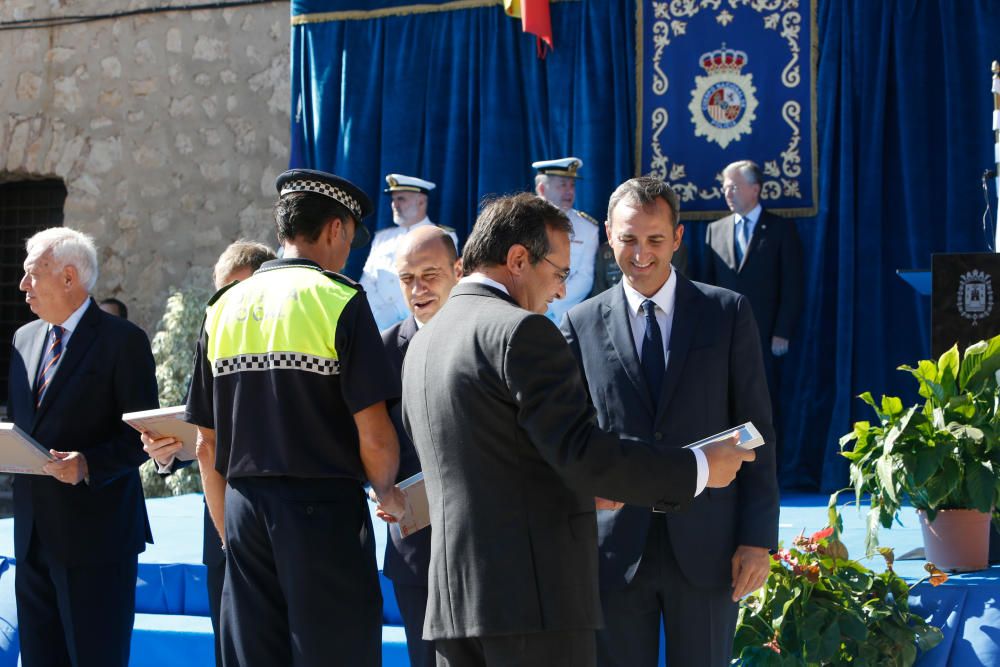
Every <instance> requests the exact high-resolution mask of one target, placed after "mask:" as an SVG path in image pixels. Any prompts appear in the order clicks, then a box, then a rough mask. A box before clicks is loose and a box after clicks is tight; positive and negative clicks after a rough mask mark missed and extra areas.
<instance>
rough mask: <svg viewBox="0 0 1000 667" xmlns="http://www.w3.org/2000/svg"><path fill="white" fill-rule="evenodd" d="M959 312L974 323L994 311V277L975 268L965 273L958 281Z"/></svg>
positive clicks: (977, 322)
mask: <svg viewBox="0 0 1000 667" xmlns="http://www.w3.org/2000/svg"><path fill="white" fill-rule="evenodd" d="M957 296H958V313H959V315H961V316H962V317H964V318H965V319H967V320H972V325H973V326H975V325H977V324H979V320H981V319H983V318H984V317H989V314H990V313H991V312H993V279H992V278H991V277H990V275H989V274H988V273H985V272H983V271H978V270H973V271H968V272H967V273H963V274H962V277H961V278H960V279H959V282H958V295H957Z"/></svg>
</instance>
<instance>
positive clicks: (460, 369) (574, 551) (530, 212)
mask: <svg viewBox="0 0 1000 667" xmlns="http://www.w3.org/2000/svg"><path fill="white" fill-rule="evenodd" d="M570 229H571V226H570V223H569V219H568V218H567V217H566V215H565V214H564V213H562V212H561V211H560V210H559V209H558V208H556V207H555V206H553V205H552V204H550V203H548V202H547V201H545V200H543V199H541V198H540V197H536V196H535V195H533V194H527V193H522V194H519V195H514V196H511V197H500V198H498V199H496V200H494V201H492V202H490V203H488V204H487V205H486V206H485V207H484V208H483V211H482V213H481V214H480V215H479V218H478V220H477V221H476V226H475V228H474V229H473V230H472V234H471V236H470V237H469V240H468V242H467V243H466V246H465V250H464V252H463V254H462V263H463V271H464V272H465V273H466V275H465V277H463V278H462V280H461V282H459V284H458V285H457V286H456V287H455V289H453V290H452V293H451V297H450V298H449V299H448V302H447V303H446V304H445V305H444V307H443V308H442V309H441V311H440V312H438V313H437V314H436V315H435V316H434V319H433V320H431V321H430V322H429V323H427V325H426V326H424V327H423V329H421V331H420V334H419V335H417V336H415V337H414V338H413V340H412V341H411V343H410V346H409V349H408V350H407V353H406V362H405V364H404V368H403V418H404V422H405V424H406V429H407V431H408V432H409V434H410V436H411V437H412V439H413V443H414V445H415V446H416V449H417V453H418V454H419V455H420V461H421V463H422V464H423V469H424V480H425V483H426V490H427V500H428V505H429V507H430V517H431V525H432V526H433V527H434V529H433V532H432V534H431V562H430V572H429V579H428V584H429V586H428V599H427V614H426V619H425V622H424V638H425V639H429V640H434V642H435V650H436V652H437V665H438V667H472V666H476V667H482V666H486V667H493V666H497V667H508V666H510V665H518V666H520V667H533V666H538V667H561V666H565V667H589V666H591V665H593V664H594V660H595V654H594V630H595V629H596V628H597V627H599V626H600V624H601V611H600V603H599V596H598V590H597V559H598V558H597V528H596V524H595V516H594V496H595V495H597V496H603V497H606V498H612V499H614V500H619V501H628V502H631V503H634V504H636V505H643V506H646V507H654V506H655V507H658V508H659V509H663V510H674V509H678V508H680V507H681V506H682V505H683V504H685V503H688V502H690V501H691V499H692V498H694V497H696V496H699V495H702V494H703V489H704V488H705V487H706V486H707V487H710V488H717V487H724V486H726V485H728V484H729V483H730V482H731V481H732V480H733V478H734V477H735V475H736V472H737V470H739V467H740V465H742V463H743V462H744V461H752V460H753V459H754V454H753V453H752V452H746V451H743V450H741V449H739V448H738V447H735V446H734V445H733V444H732V443H731V442H728V441H727V442H720V443H716V444H715V445H713V446H710V447H708V448H706V449H705V450H701V451H697V452H696V451H691V450H682V449H664V448H659V447H653V446H651V445H650V443H651V442H652V440H651V439H650V440H646V441H645V442H635V441H629V439H627V438H620V437H618V436H616V435H613V434H611V433H608V432H606V431H602V430H600V429H599V428H598V427H597V424H596V423H595V420H594V412H593V409H592V408H591V407H590V405H589V403H588V401H587V395H586V391H585V389H584V386H583V384H582V383H581V381H580V374H579V371H578V370H577V365H576V362H575V361H574V359H573V355H572V354H571V353H570V351H569V348H568V346H567V345H566V341H565V340H563V338H562V336H560V335H559V330H558V329H557V328H556V326H555V325H554V324H552V322H551V321H550V320H549V319H547V318H546V317H545V316H544V313H545V311H546V310H547V308H548V305H549V303H551V302H552V300H553V299H555V298H557V297H560V296H562V295H564V294H565V288H564V283H565V282H566V278H567V277H568V275H569V273H570V269H569V265H570V238H569V235H570Z"/></svg>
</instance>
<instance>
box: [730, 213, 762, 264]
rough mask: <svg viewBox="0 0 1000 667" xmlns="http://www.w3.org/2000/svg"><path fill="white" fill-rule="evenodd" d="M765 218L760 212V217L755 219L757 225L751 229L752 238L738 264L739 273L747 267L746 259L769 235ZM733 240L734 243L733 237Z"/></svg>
mask: <svg viewBox="0 0 1000 667" xmlns="http://www.w3.org/2000/svg"><path fill="white" fill-rule="evenodd" d="M767 218H768V216H767V213H766V212H765V211H763V210H762V211H761V212H760V217H758V218H757V224H756V225H755V226H754V228H753V236H751V237H750V243H749V244H748V245H747V251H746V252H745V253H744V254H743V261H742V262H740V271H742V270H743V267H744V266H746V265H747V258H748V257H750V255H752V254H753V251H754V249H755V248H756V247H757V246H759V245H760V243H761V239H762V238H763V237H764V235H765V234H769V233H770V232H769V231H768V227H769V225H768V222H770V221H769V220H768V219H767ZM733 238H734V243H735V236H734V237H733Z"/></svg>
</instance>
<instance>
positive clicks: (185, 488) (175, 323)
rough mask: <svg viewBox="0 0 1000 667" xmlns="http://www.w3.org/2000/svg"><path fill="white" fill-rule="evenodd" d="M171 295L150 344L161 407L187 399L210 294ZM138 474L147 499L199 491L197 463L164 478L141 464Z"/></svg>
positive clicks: (183, 292)
mask: <svg viewBox="0 0 1000 667" xmlns="http://www.w3.org/2000/svg"><path fill="white" fill-rule="evenodd" d="M172 292H173V293H172V294H171V295H170V297H169V298H168V299H167V307H166V310H165V312H164V313H163V318H162V319H161V320H160V323H159V325H158V326H157V331H156V334H155V335H154V336H153V342H152V346H153V358H154V359H155V360H156V382H157V384H158V385H159V389H160V405H161V406H164V407H167V406H171V405H179V404H181V403H183V402H184V399H185V398H186V396H187V388H188V384H190V382H191V370H192V365H193V362H194V350H195V345H196V344H197V342H198V335H199V333H200V329H201V322H202V318H203V317H204V316H205V304H206V303H208V299H209V297H210V296H211V295H212V293H211V292H210V291H209V290H208V289H207V288H203V287H197V286H191V287H187V288H184V289H180V290H172ZM139 474H140V475H141V477H142V487H143V491H144V492H145V494H146V497H147V498H159V497H163V496H179V495H182V494H185V493H200V492H201V475H200V473H199V472H198V462H197V461H195V462H194V463H193V464H191V465H190V466H188V467H186V468H182V469H180V470H178V471H177V472H175V473H173V474H171V475H168V476H166V477H163V476H161V475H160V474H159V473H157V472H156V463H155V462H154V461H152V460H150V461H146V462H145V463H144V464H143V465H142V467H141V468H140V469H139Z"/></svg>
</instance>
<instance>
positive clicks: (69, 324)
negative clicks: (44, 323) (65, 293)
mask: <svg viewBox="0 0 1000 667" xmlns="http://www.w3.org/2000/svg"><path fill="white" fill-rule="evenodd" d="M89 306H90V297H89V296H88V297H87V298H86V299H84V300H83V303H82V304H81V305H80V307H79V308H77V309H76V310H74V311H73V314H72V315H70V316H69V317H67V318H66V321H65V322H63V323H62V324H60V325H59V326H61V327H62V328H63V335H62V347H63V349H64V350H65V349H66V346H67V345H69V339H70V336H72V335H73V331H75V330H76V328H77V327H78V326H79V325H80V320H82V319H83V314H84V313H85V312H87V308H88V307H89ZM50 331H52V323H51V322H49V326H48V327H46V329H45V334H46V335H48V333H49V332H50Z"/></svg>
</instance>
